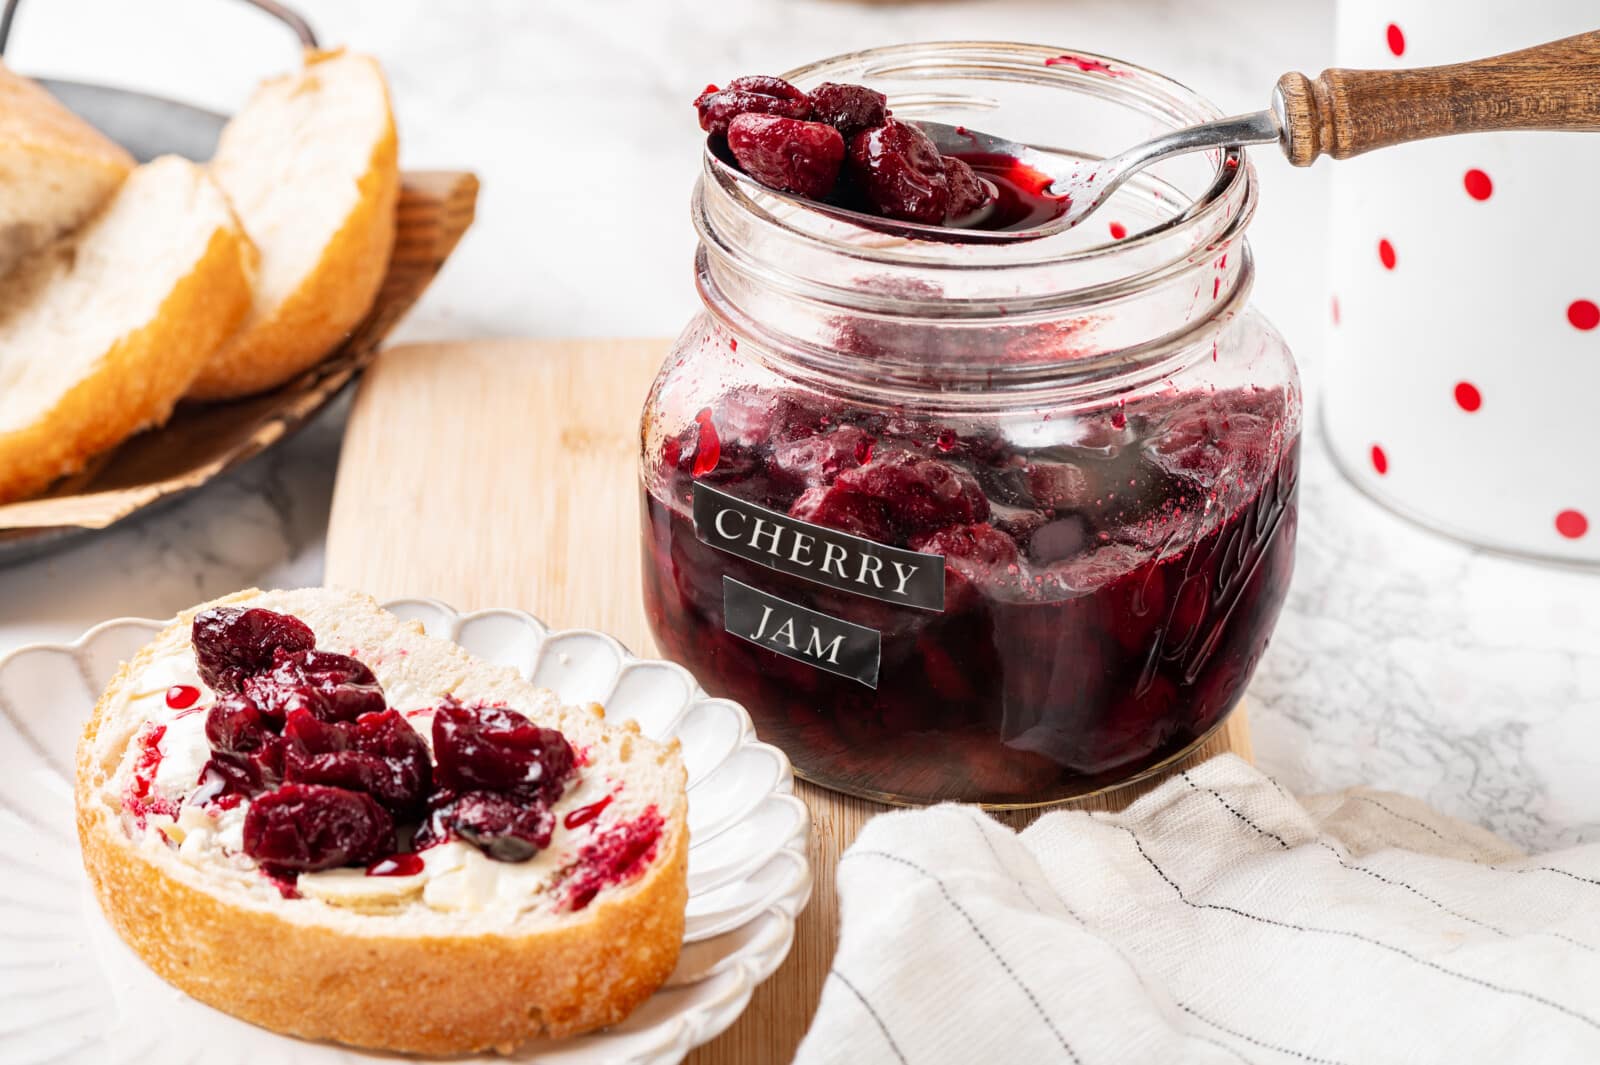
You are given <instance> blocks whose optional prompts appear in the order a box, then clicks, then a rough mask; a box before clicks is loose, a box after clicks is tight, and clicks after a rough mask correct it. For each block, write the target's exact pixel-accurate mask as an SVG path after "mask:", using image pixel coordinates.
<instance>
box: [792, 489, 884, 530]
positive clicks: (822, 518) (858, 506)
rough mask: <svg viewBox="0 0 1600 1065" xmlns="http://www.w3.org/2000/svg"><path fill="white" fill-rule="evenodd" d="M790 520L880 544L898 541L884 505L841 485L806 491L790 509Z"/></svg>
mask: <svg viewBox="0 0 1600 1065" xmlns="http://www.w3.org/2000/svg"><path fill="white" fill-rule="evenodd" d="M789 516H790V517H791V518H799V519H800V520H801V521H809V522H812V523H813V524H816V525H825V526H827V527H828V528H830V529H838V530H839V531H840V532H847V533H850V534H852V535H854V536H863V537H866V538H867V539H868V540H877V541H878V542H879V543H882V542H884V541H889V540H893V539H894V526H893V525H891V524H890V522H889V517H888V514H887V513H886V512H885V510H884V507H883V504H882V503H880V502H879V501H878V500H876V499H871V498H869V497H867V496H864V495H860V494H858V493H856V492H852V491H850V489H848V488H843V487H840V486H839V485H817V486H816V487H815V488H808V489H806V490H805V491H804V492H802V493H800V498H799V499H796V500H795V501H794V506H792V507H790V508H789Z"/></svg>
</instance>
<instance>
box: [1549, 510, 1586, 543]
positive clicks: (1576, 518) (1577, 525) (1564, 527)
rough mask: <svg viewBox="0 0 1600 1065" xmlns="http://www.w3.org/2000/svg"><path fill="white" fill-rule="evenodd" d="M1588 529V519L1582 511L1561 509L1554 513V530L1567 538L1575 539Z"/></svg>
mask: <svg viewBox="0 0 1600 1065" xmlns="http://www.w3.org/2000/svg"><path fill="white" fill-rule="evenodd" d="M1588 531H1589V519H1588V518H1586V517H1584V516H1583V512H1582V511H1577V510H1563V511H1562V512H1561V513H1560V514H1557V515H1556V532H1558V533H1560V534H1561V535H1562V536H1565V537H1566V538H1567V539H1568V540H1577V539H1579V538H1581V537H1582V536H1584V534H1586V533H1587V532H1588Z"/></svg>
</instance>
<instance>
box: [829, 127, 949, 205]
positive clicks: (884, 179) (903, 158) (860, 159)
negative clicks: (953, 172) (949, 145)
mask: <svg viewBox="0 0 1600 1065" xmlns="http://www.w3.org/2000/svg"><path fill="white" fill-rule="evenodd" d="M845 170H846V172H847V173H848V174H849V176H850V179H851V181H852V182H853V183H854V185H855V188H856V189H858V190H859V191H860V193H861V194H862V196H863V197H865V199H866V201H867V203H868V204H870V205H871V207H872V209H873V211H875V212H876V213H878V214H880V215H882V216H883V217H885V218H898V219H900V220H901V221H905V222H921V223H923V224H925V225H939V224H940V223H942V222H943V221H944V219H945V210H946V207H947V205H948V203H949V199H950V188H949V185H950V183H949V179H948V178H947V177H946V176H945V166H944V157H943V156H941V155H940V154H939V149H938V148H936V147H934V144H933V142H932V141H931V140H929V139H928V137H927V134H925V133H923V132H922V131H921V130H919V129H917V128H916V127H915V126H911V125H908V124H906V123H904V122H900V121H898V120H896V119H893V118H891V119H889V120H888V121H887V122H885V123H884V124H883V125H881V126H877V127H875V128H873V129H866V130H862V131H861V132H859V133H857V134H856V135H855V136H854V137H852V138H850V151H849V154H848V156H847V162H846V165H845Z"/></svg>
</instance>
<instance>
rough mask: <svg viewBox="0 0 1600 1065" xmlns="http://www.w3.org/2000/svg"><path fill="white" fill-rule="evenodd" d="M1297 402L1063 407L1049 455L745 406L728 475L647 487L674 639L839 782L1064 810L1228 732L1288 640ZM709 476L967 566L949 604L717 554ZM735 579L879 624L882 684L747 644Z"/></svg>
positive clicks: (847, 417) (974, 438) (769, 399)
mask: <svg viewBox="0 0 1600 1065" xmlns="http://www.w3.org/2000/svg"><path fill="white" fill-rule="evenodd" d="M1288 403H1289V400H1288V398H1287V395H1286V394H1285V393H1284V392H1282V391H1277V390H1260V389H1239V390H1231V391H1215V392H1204V393H1198V394H1173V395H1156V396H1149V397H1144V398H1140V399H1139V400H1138V401H1137V402H1136V403H1129V405H1128V406H1127V407H1126V408H1123V407H1121V406H1112V407H1109V408H1107V409H1105V410H1103V411H1102V412H1100V413H1099V414H1098V415H1094V416H1090V417H1078V416H1073V418H1072V419H1071V420H1069V419H1068V417H1067V416H1064V415H1057V416H1056V422H1055V424H1059V423H1062V422H1066V423H1067V426H1068V428H1063V429H1062V430H1061V432H1062V433H1065V434H1067V435H1068V436H1069V437H1070V436H1071V434H1072V433H1076V437H1075V438H1074V439H1073V442H1071V443H1065V444H1054V445H1051V446H1038V447H1028V446H1023V445H1021V444H1020V443H1018V442H1017V441H1015V440H1009V439H1005V438H1002V437H1000V436H999V435H998V434H997V433H995V432H994V431H993V430H992V429H975V428H972V427H967V426H962V425H959V424H958V425H955V426H948V425H945V424H942V423H937V422H930V421H918V420H916V419H914V418H912V417H911V416H909V415H906V414H902V413H886V412H878V411H872V410H864V409H859V408H844V407H841V406H839V405H838V404H837V403H836V402H832V401H828V400H825V399H822V398H820V397H816V396H813V395H811V394H809V393H804V392H801V391H799V390H785V391H779V392H773V393H765V394H763V393H746V392H740V393H732V394H730V395H729V396H728V397H726V398H725V399H724V400H723V401H721V403H720V404H719V407H718V413H717V418H718V425H719V428H720V431H721V433H722V437H723V453H722V463H721V465H719V466H718V467H717V469H716V470H715V471H714V472H713V473H712V474H711V475H709V476H703V477H698V478H697V477H695V476H693V475H692V472H691V470H690V469H689V468H687V466H686V465H685V464H683V463H681V462H680V463H679V464H678V465H676V466H670V467H666V468H664V469H658V470H657V471H655V474H654V475H653V476H651V477H648V478H647V480H649V481H654V482H656V483H658V484H660V485H661V487H660V488H659V489H658V491H659V492H661V494H660V495H657V494H653V493H651V492H649V491H646V493H645V498H644V508H643V525H644V529H643V532H644V536H643V554H644V558H643V562H644V565H643V575H644V599H645V606H646V610H647V615H648V617H649V619H650V623H651V627H652V630H653V632H654V633H655V637H656V639H657V641H658V643H659V645H660V646H661V648H662V650H663V652H664V653H665V655H666V657H668V658H671V659H673V660H675V661H678V662H681V663H683V664H685V665H686V666H688V667H689V668H690V669H691V670H692V671H693V672H694V674H695V676H696V678H697V679H699V680H700V682H701V683H702V684H703V685H705V687H706V689H707V690H708V691H709V692H711V693H712V694H713V695H719V696H726V697H729V698H731V699H735V700H737V701H739V702H741V703H743V704H744V705H745V706H746V707H748V708H749V710H750V712H751V714H752V716H753V717H754V718H755V720H756V724H757V727H758V728H759V729H760V731H761V734H762V736H763V738H766V739H768V740H769V741H770V742H774V743H776V744H778V745H779V746H780V747H782V748H783V749H784V750H785V751H786V752H787V753H788V755H789V757H790V758H791V759H792V760H793V762H794V764H795V767H796V769H797V770H799V771H800V772H801V773H802V774H803V775H805V776H806V777H808V778H809V779H812V780H814V781H817V782H819V783H821V784H824V785H826V786H829V787H832V788H836V789H838V790H842V791H846V792H851V793H855V794H860V795H867V796H879V797H888V798H893V799H897V800H902V801H915V802H935V801H940V800H945V799H958V800H964V801H980V802H989V803H1041V802H1051V801H1058V800H1061V799H1066V798H1071V797H1073V796H1077V795H1082V794H1085V793H1087V792H1090V791H1094V790H1097V789H1099V788H1102V787H1106V786H1110V785H1112V784H1115V783H1119V782H1121V781H1123V780H1126V779H1127V778H1129V777H1131V776H1133V775H1136V774H1138V773H1139V772H1141V771H1144V770H1146V769H1149V768H1151V767H1154V766H1155V765H1157V764H1159V763H1161V762H1163V761H1165V760H1167V759H1169V758H1171V757H1174V756H1175V755H1177V754H1179V753H1181V752H1182V751H1184V750H1185V749H1187V748H1189V747H1190V746H1192V745H1193V744H1195V743H1196V742H1197V741H1199V740H1200V739H1201V738H1202V737H1204V736H1205V735H1206V734H1207V733H1208V732H1210V731H1211V730H1212V729H1213V728H1214V727H1216V726H1217V725H1218V724H1219V723H1220V722H1221V721H1222V719H1223V717H1224V716H1225V715H1226V714H1227V712H1228V711H1229V710H1230V709H1232V707H1233V706H1234V705H1235V703H1236V702H1237V701H1238V699H1239V697H1240V696H1241V695H1242V694H1243V692H1244V689H1245V686H1246V684H1247V682H1248V681H1249V679H1250V676H1251V673H1252V672H1253V670H1254V669H1255V666H1256V663H1257V661H1258V660H1259V659H1260V656H1261V654H1262V652H1263V651H1264V650H1265V648H1266V645H1267V639H1268V636H1269V635H1270V632H1271V629H1272V626H1273V623H1274V621H1275V620H1276V617H1277V614H1278V611H1279V609H1280V607H1281V606H1282V603H1283V600H1284V596H1285V594H1286V592H1287V589H1288V584H1289V578H1290V574H1291V572H1292V566H1293V546H1294V540H1295V530H1296V521H1297V505H1296V494H1297V482H1298V470H1299V440H1298V436H1297V435H1296V436H1293V437H1290V438H1285V436H1284V433H1283V430H1282V426H1283V425H1284V424H1285V423H1286V422H1287V421H1288V420H1289V411H1288ZM1074 422H1076V424H1075V425H1074V424H1073V423H1074ZM694 428H695V427H694V426H689V427H687V431H688V432H690V433H692V432H693V431H694ZM951 428H954V429H955V436H954V439H952V438H951V436H950V435H949V432H948V430H949V429H951ZM863 433H864V434H866V435H867V436H868V437H870V438H871V439H872V440H874V441H875V449H874V452H873V454H874V456H875V457H881V459H880V460H881V461H882V463H883V469H881V470H879V471H877V472H876V473H875V474H873V475H872V476H867V475H864V474H861V473H858V472H854V470H853V467H857V466H859V465H860V464H859V463H852V462H850V461H849V460H848V458H846V456H848V455H850V454H851V453H852V451H853V448H852V447H849V446H847V445H848V444H850V441H847V440H845V439H844V438H845V436H846V435H850V434H854V435H860V434H863ZM854 435H852V440H853V439H854ZM835 440H838V441H839V443H838V445H837V446H835V445H834V443H833V442H834V441H835ZM735 441H737V443H734V442H735ZM797 445H804V446H803V447H801V446H797ZM906 452H911V453H913V454H914V455H917V456H920V461H917V462H908V461H906V460H905V459H904V454H905V453H906ZM796 455H802V456H810V457H811V458H812V459H814V462H813V464H812V465H810V466H807V465H806V464H805V462H803V461H802V462H801V463H800V464H799V465H797V464H796V461H795V456H796ZM897 455H898V456H899V457H898V458H896V456H897ZM930 463H934V464H940V465H941V466H942V468H943V470H942V475H941V477H940V478H939V482H940V483H943V484H945V485H947V486H948V485H958V486H968V487H967V488H963V490H962V492H961V494H960V497H959V498H956V497H954V496H952V497H951V500H949V501H948V502H950V505H949V506H947V507H944V508H942V509H939V510H930V508H929V506H928V501H929V499H930V498H933V497H932V496H930V494H929V490H928V488H929V486H928V485H925V484H920V483H914V482H917V481H918V480H919V478H925V477H926V475H927V471H928V470H929V468H930V466H929V464H930ZM896 477H901V478H903V479H904V480H905V483H904V484H903V485H901V486H899V487H897V482H896V480H895V478H896ZM695 480H701V481H703V482H704V483H706V484H709V485H714V486H715V487H717V488H719V489H721V490H723V491H725V492H729V493H731V494H733V495H735V496H738V497H740V498H743V499H748V500H750V501H752V502H755V503H759V504H760V505H762V506H765V507H768V508H771V509H773V510H777V511H780V512H790V511H791V507H793V508H794V511H793V512H792V513H793V516H802V515H803V516H805V517H807V518H808V520H811V521H813V522H816V523H818V524H823V525H828V526H832V527H835V528H843V529H846V531H851V532H860V531H861V530H863V529H869V530H871V533H870V535H872V537H873V538H874V539H878V540H880V541H882V542H886V543H890V544H892V545H893V546H896V547H906V548H911V549H914V550H925V551H928V552H930V553H936V554H941V555H944V556H945V558H946V569H945V600H946V607H945V609H944V611H943V612H942V613H935V612H931V611H926V610H918V609H913V608H910V607H904V606H899V605H894V604H889V603H884V602H880V601H877V600H873V599H867V598H865V597H863V596H860V595H855V594H851V593H849V592H844V591H838V590H835V589H832V588H828V587H824V586H822V585H819V584H816V583H813V582H811V581H807V580H804V579H802V578H800V577H796V576H791V575H787V574H782V573H778V572H774V571H773V570H770V569H767V568H765V567H762V566H759V565H757V564H755V563H753V562H749V561H746V560H744V559H741V558H737V557H735V556H732V555H729V554H725V553H723V552H720V551H718V550H716V549H714V548H712V547H709V546H707V545H706V544H704V543H702V542H700V540H699V539H697V537H696V535H695V530H694V524H693V521H692V519H691V518H690V516H689V513H688V503H689V499H690V496H691V487H692V483H693V482H694V481H695ZM974 484H975V485H976V486H978V489H977V490H979V491H981V496H980V497H977V498H974V497H973V495H972V491H973V490H971V489H970V486H971V485H974ZM852 485H855V486H863V485H865V486H870V487H871V489H872V492H873V494H872V495H870V496H864V495H863V494H862V493H861V492H860V491H850V490H847V489H849V488H850V487H851V486H852ZM802 497H803V498H802ZM956 503H959V504H960V505H959V506H956V505H955V504H956ZM724 575H726V576H728V577H731V578H733V579H734V580H737V581H741V582H743V583H745V584H748V585H751V586H753V587H755V588H759V589H761V590H763V591H765V592H767V593H769V594H771V595H774V596H777V597H779V598H781V599H785V600H788V601H789V602H792V603H796V604H799V605H801V606H804V607H808V608H810V609H812V610H816V611H820V612H822V613H824V614H828V615H830V616H832V617H835V618H840V619H843V620H846V621H850V622H853V623H855V624H858V625H864V626H867V627H870V628H873V629H876V630H878V631H879V632H880V633H881V634H882V652H881V665H880V673H879V679H878V685H877V688H876V689H871V688H868V687H866V686H865V685H863V684H860V683H858V682H856V681H854V680H851V679H848V678H845V677H840V676H835V675H833V674H831V673H827V672H823V671H821V670H818V669H816V668H813V667H812V666H810V665H807V664H804V663H802V662H798V661H794V660H792V659H789V658H786V657H783V656H780V655H778V654H776V653H774V652H773V651H771V650H769V649H767V648H764V647H761V646H758V645H755V644H752V643H749V642H746V641H745V640H743V639H741V638H739V637H737V636H734V635H731V634H729V633H728V632H726V631H725V629H724V619H723V582H722V579H723V576H724Z"/></svg>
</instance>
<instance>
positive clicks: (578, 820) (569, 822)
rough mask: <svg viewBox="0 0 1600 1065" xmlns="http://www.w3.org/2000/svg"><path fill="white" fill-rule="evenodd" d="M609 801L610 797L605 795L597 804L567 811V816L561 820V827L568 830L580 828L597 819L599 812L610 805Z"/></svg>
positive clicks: (593, 803)
mask: <svg viewBox="0 0 1600 1065" xmlns="http://www.w3.org/2000/svg"><path fill="white" fill-rule="evenodd" d="M611 799H612V796H610V795H607V796H606V797H605V798H603V799H600V800H599V801H598V802H592V803H590V804H589V805H587V806H580V807H578V808H577V809H575V810H568V811H567V815H566V816H565V817H563V818H562V819H561V824H562V826H563V827H565V828H569V829H572V828H581V827H582V826H584V825H586V824H588V823H589V822H590V821H593V820H594V819H595V818H597V817H599V816H600V811H602V810H604V809H605V808H606V807H607V806H610V805H611Z"/></svg>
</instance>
